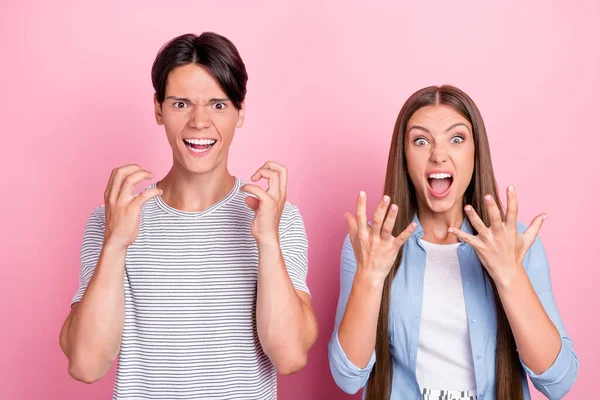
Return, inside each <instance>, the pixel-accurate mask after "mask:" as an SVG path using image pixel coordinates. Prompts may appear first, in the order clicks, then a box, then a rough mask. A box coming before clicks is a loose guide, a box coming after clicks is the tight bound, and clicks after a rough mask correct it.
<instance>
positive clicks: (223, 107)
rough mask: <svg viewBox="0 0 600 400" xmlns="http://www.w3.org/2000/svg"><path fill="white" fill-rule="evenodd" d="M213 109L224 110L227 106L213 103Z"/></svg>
mask: <svg viewBox="0 0 600 400" xmlns="http://www.w3.org/2000/svg"><path fill="white" fill-rule="evenodd" d="M213 107H214V108H216V109H217V110H224V109H225V108H226V107H227V105H226V104H225V103H215V104H213Z"/></svg>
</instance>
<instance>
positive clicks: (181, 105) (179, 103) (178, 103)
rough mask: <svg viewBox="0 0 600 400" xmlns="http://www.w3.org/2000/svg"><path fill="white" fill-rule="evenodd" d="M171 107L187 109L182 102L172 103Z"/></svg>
mask: <svg viewBox="0 0 600 400" xmlns="http://www.w3.org/2000/svg"><path fill="white" fill-rule="evenodd" d="M173 107H175V108H185V107H187V104H185V103H184V102H183V101H176V102H175V103H173Z"/></svg>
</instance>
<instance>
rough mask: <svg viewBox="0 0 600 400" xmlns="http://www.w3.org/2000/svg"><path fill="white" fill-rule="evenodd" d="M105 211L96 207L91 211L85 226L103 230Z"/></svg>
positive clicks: (103, 208)
mask: <svg viewBox="0 0 600 400" xmlns="http://www.w3.org/2000/svg"><path fill="white" fill-rule="evenodd" d="M105 214H106V209H105V207H104V206H103V205H102V206H98V207H96V208H95V209H94V211H92V213H91V214H90V216H89V218H88V222H87V226H88V228H89V227H99V228H102V229H104V224H105V223H104V221H105Z"/></svg>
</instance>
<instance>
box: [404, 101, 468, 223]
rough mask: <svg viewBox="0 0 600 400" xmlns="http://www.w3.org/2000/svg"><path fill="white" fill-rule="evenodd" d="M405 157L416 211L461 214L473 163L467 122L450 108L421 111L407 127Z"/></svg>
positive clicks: (432, 108)
mask: <svg viewBox="0 0 600 400" xmlns="http://www.w3.org/2000/svg"><path fill="white" fill-rule="evenodd" d="M404 154H405V156H406V163H407V167H408V174H409V176H410V179H411V181H412V183H413V185H414V187H415V190H416V193H417V202H418V206H419V209H422V208H423V207H425V208H427V209H429V210H431V211H432V212H434V213H445V212H448V211H450V210H453V209H459V210H461V212H462V206H463V197H464V194H465V191H466V190H467V187H468V186H469V183H470V182H471V177H472V176H473V169H474V164H475V142H474V140H473V128H472V126H471V124H470V123H469V121H468V120H467V119H466V118H465V117H463V116H462V115H461V114H459V113H458V112H456V111H455V110H454V109H453V108H452V107H449V106H445V105H436V106H426V107H423V108H420V109H419V110H417V111H416V112H415V113H414V114H413V115H412V117H411V118H410V120H409V121H408V124H407V126H406V134H405V135H404Z"/></svg>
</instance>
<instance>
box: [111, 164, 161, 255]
mask: <svg viewBox="0 0 600 400" xmlns="http://www.w3.org/2000/svg"><path fill="white" fill-rule="evenodd" d="M150 178H152V174H151V173H150V172H148V171H146V170H143V169H142V168H141V167H140V166H138V165H126V166H123V167H120V168H116V169H114V170H113V171H112V173H111V174H110V178H109V180H108V184H107V185H106V190H105V192H104V206H105V222H106V229H105V232H104V242H105V244H107V243H108V244H110V245H111V246H115V247H118V248H122V249H127V247H129V245H131V243H133V242H134V241H135V239H136V237H137V235H138V231H139V228H140V214H141V212H142V206H143V205H144V203H146V202H147V201H148V200H150V199H151V198H153V197H156V196H159V195H161V194H162V190H160V189H157V188H152V189H148V190H145V191H143V192H142V193H140V194H139V195H138V196H134V195H133V188H134V186H135V185H137V184H138V183H140V182H142V181H143V180H145V179H150Z"/></svg>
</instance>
